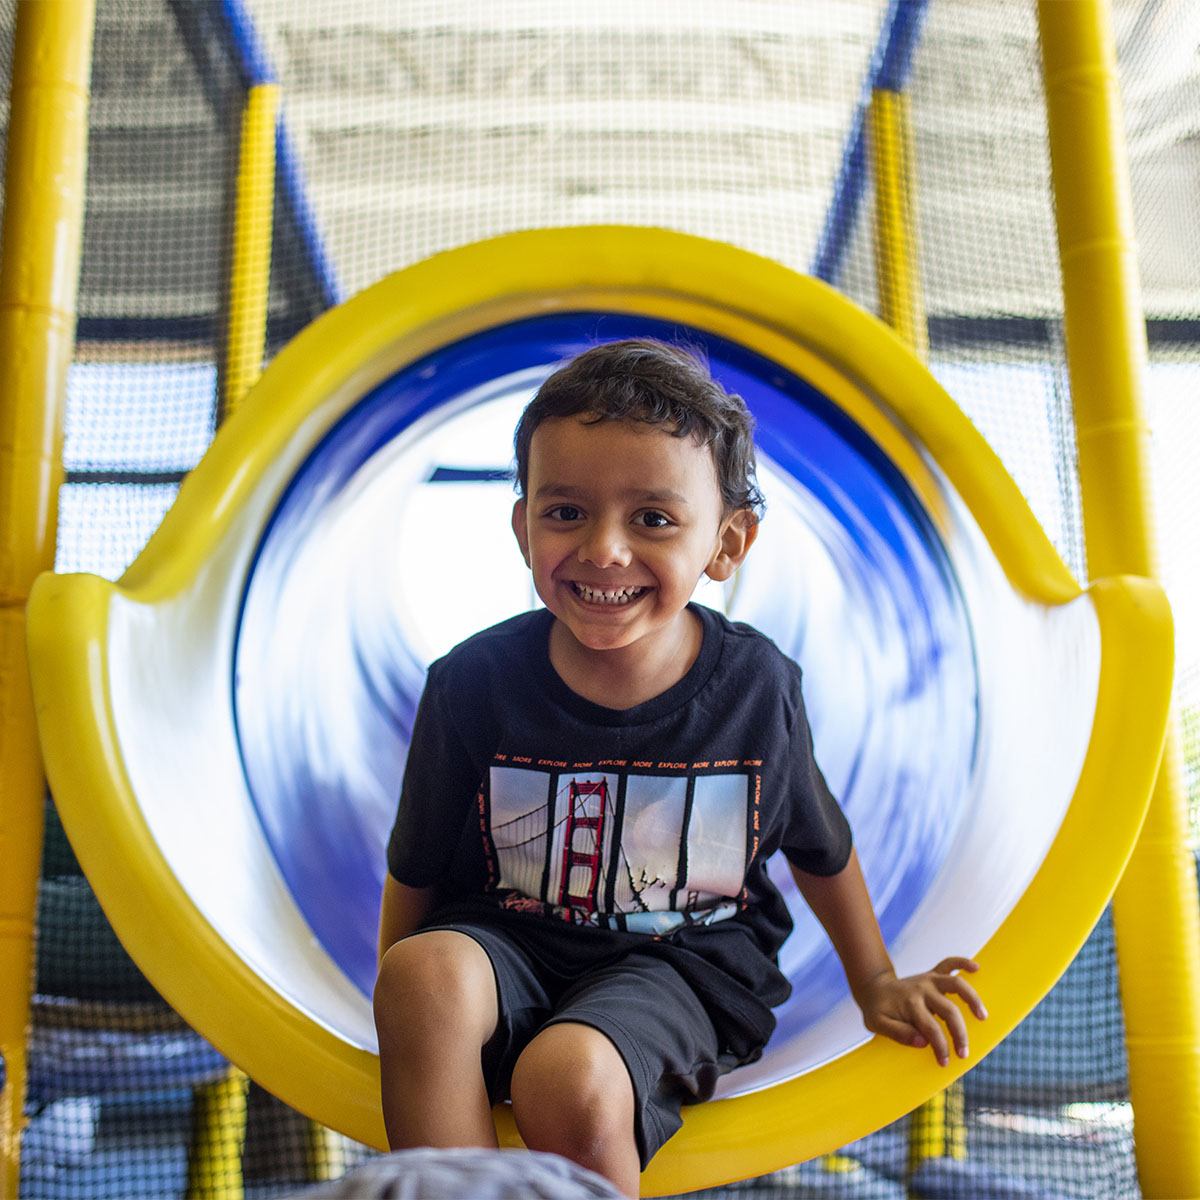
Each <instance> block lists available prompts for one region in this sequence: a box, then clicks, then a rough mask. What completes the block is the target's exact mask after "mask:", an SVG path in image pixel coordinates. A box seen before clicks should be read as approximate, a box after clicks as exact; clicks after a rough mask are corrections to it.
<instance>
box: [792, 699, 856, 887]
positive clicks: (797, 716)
mask: <svg viewBox="0 0 1200 1200" xmlns="http://www.w3.org/2000/svg"><path fill="white" fill-rule="evenodd" d="M788 761H789V766H790V769H791V779H790V780H789V794H790V797H791V804H790V806H789V810H788V814H787V820H786V822H785V826H784V832H783V839H782V841H781V843H780V845H781V847H782V849H783V853H784V855H785V856H786V857H787V859H788V861H789V862H790V863H792V865H793V866H796V867H799V868H800V870H801V871H807V872H808V873H809V874H810V875H836V874H837V873H838V872H839V871H841V869H842V868H843V867H844V866H845V865H846V863H847V862H848V861H849V859H850V850H851V847H852V846H853V838H852V836H851V833H850V823H849V822H848V821H847V820H846V815H845V813H843V812H842V809H841V805H839V804H838V802H837V800H836V799H835V798H834V795H833V793H832V792H831V791H830V790H829V785H828V784H827V783H826V782H825V776H824V775H823V774H822V773H821V768H820V767H819V766H818V765H817V760H816V755H815V754H814V752H813V740H812V730H811V729H810V728H809V724H808V716H807V714H806V713H805V711H804V705H803V702H799V703H798V706H797V708H796V711H795V712H794V714H793V720H792V727H791V740H790V744H789V760H788Z"/></svg>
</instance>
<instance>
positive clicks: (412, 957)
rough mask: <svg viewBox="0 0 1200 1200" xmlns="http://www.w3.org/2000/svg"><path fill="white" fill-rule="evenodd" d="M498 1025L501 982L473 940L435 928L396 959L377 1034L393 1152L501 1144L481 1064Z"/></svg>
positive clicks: (383, 981)
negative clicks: (498, 988)
mask: <svg viewBox="0 0 1200 1200" xmlns="http://www.w3.org/2000/svg"><path fill="white" fill-rule="evenodd" d="M497 1020H498V1004H497V1000H496V977H495V974H494V972H493V970H492V964H491V960H490V959H489V958H488V955H487V952H486V951H485V950H484V949H483V947H482V946H481V945H480V944H479V943H478V942H476V941H475V940H474V939H473V938H471V937H469V936H467V935H466V934H463V933H456V932H454V931H453V930H448V929H436V930H430V931H428V932H425V933H417V934H413V935H412V936H410V937H407V938H405V939H404V940H403V941H399V942H397V943H396V944H395V945H394V946H392V947H391V948H390V949H389V950H388V951H387V953H386V954H385V955H384V956H383V961H382V962H381V963H380V966H379V977H378V980H377V981H376V984H375V1028H376V1030H377V1031H378V1034H379V1068H380V1076H381V1086H382V1097H383V1120H384V1126H385V1128H386V1130H387V1138H388V1145H389V1146H390V1147H391V1149H393V1150H400V1149H404V1148H407V1147H410V1146H438V1147H451V1146H485V1147H494V1146H495V1145H496V1129H495V1125H494V1124H493V1123H492V1108H491V1104H490V1103H489V1102H488V1094H487V1086H486V1084H485V1083H484V1077H483V1067H482V1065H481V1061H480V1055H481V1052H482V1050H483V1047H484V1046H485V1045H486V1044H487V1042H488V1041H489V1040H490V1038H491V1037H492V1035H493V1034H494V1033H495V1030H496V1024H497Z"/></svg>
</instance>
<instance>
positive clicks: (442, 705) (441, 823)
mask: <svg viewBox="0 0 1200 1200" xmlns="http://www.w3.org/2000/svg"><path fill="white" fill-rule="evenodd" d="M450 713H451V708H450V698H449V696H448V695H447V694H446V690H445V687H444V684H443V680H442V677H441V675H440V674H439V673H438V671H437V670H436V664H435V666H434V668H432V669H431V670H430V674H429V678H428V680H427V681H426V684H425V690H424V692H422V694H421V700H420V703H419V704H418V706H417V715H416V719H415V720H414V722H413V731H412V740H411V742H410V744H409V749H408V760H407V762H406V763H405V767H404V781H403V783H402V784H401V786H400V800H399V804H398V805H397V809H396V820H395V823H394V824H393V826H392V832H391V836H390V837H389V839H388V845H387V866H388V873H389V874H390V875H391V876H392V878H394V879H395V880H396V881H397V882H399V883H403V884H406V885H407V886H409V887H429V886H430V885H432V884H438V883H441V882H443V881H444V880H445V879H446V878H447V876H448V874H449V869H450V863H451V860H452V858H453V856H454V852H455V848H456V847H457V845H458V841H459V838H460V837H461V835H462V831H463V824H464V821H465V819H466V814H467V808H468V806H469V805H470V804H471V802H472V801H473V799H474V797H475V795H476V794H477V792H478V788H479V774H478V771H477V769H476V768H475V766H474V764H473V763H472V760H471V755H470V754H469V752H468V750H467V747H466V745H465V744H464V742H463V740H462V737H461V735H460V734H459V732H458V729H457V726H456V723H455V722H454V721H453V720H452V719H451V715H450Z"/></svg>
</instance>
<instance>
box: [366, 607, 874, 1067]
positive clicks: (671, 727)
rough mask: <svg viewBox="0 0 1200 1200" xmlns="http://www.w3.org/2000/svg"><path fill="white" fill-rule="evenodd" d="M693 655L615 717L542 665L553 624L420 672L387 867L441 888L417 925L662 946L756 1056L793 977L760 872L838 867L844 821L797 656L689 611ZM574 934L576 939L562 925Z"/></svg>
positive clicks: (541, 618) (499, 631)
mask: <svg viewBox="0 0 1200 1200" xmlns="http://www.w3.org/2000/svg"><path fill="white" fill-rule="evenodd" d="M691 608H692V611H693V612H694V613H696V615H697V616H698V617H699V618H700V620H701V622H702V626H703V634H704V636H703V641H702V644H701V649H700V653H699V655H698V656H697V658H696V661H695V663H694V664H693V665H692V667H691V669H690V670H689V671H688V672H687V674H686V675H685V676H684V677H683V678H682V679H681V680H680V681H679V682H678V683H677V684H675V686H674V687H671V688H669V689H668V690H667V691H665V692H663V693H662V694H661V695H659V696H656V697H654V698H653V699H652V700H649V701H647V702H646V703H645V704H639V705H637V706H636V707H634V708H631V709H626V710H623V711H618V710H615V709H610V708H605V707H603V706H601V705H598V704H593V703H592V702H591V701H588V700H585V699H583V698H582V697H581V696H579V695H577V694H576V693H575V692H573V691H571V690H570V689H569V688H568V687H567V686H566V684H565V683H563V681H562V680H561V679H560V678H559V676H558V674H557V673H556V672H555V671H554V668H553V667H552V666H551V664H550V657H549V634H550V627H551V625H552V623H553V617H552V616H551V614H550V613H548V612H546V611H545V610H539V611H536V612H530V613H525V614H522V615H521V616H518V617H514V618H512V619H511V620H508V621H504V622H502V623H501V624H499V625H496V626H493V627H492V628H491V629H487V630H484V631H483V632H482V633H479V634H476V635H475V636H474V637H472V638H469V639H468V640H467V641H465V642H463V643H461V644H460V645H459V646H456V647H455V648H454V649H453V650H451V651H450V653H449V654H447V655H446V656H445V657H444V658H441V659H439V660H438V661H437V662H435V663H433V664H432V666H431V667H430V669H429V677H428V680H427V682H426V686H425V692H424V694H423V696H422V698H421V703H420V706H419V708H418V711H417V717H416V722H415V724H414V728H413V736H412V742H411V747H410V750H409V755H408V763H407V765H406V768H405V773H404V784H403V787H402V789H401V796H400V804H399V810H398V812H397V816H396V822H395V825H394V827H393V830H392V835H391V839H390V841H389V843H388V869H389V871H390V873H391V874H392V876H393V877H394V878H395V879H397V880H398V881H399V882H401V883H404V884H407V885H408V886H410V887H427V886H431V885H432V886H436V887H438V889H439V891H440V894H441V896H442V897H443V898H444V903H443V904H442V905H441V907H440V908H439V909H438V911H437V912H436V913H435V914H434V916H433V918H432V919H431V922H436V923H439V924H441V923H445V922H447V921H452V920H470V921H484V922H486V923H487V924H489V925H491V926H493V927H497V928H501V929H506V930H509V931H511V933H512V935H513V936H514V937H518V938H520V939H521V940H522V941H525V942H530V941H531V940H532V941H533V942H537V941H538V940H539V937H540V936H541V935H540V934H539V930H540V931H543V932H544V934H545V938H544V939H542V940H546V939H548V940H549V941H550V942H552V943H553V944H554V945H555V947H556V948H557V949H556V953H560V952H561V948H562V946H563V945H564V943H565V942H566V941H568V940H569V941H570V942H571V944H572V946H577V947H578V952H579V954H580V955H584V956H591V955H594V956H595V958H596V960H597V962H610V961H613V959H614V958H619V957H620V955H621V954H622V953H624V952H627V951H628V950H630V949H635V948H636V949H640V950H643V951H646V952H650V953H654V954H657V955H661V956H662V957H664V958H667V959H668V960H669V961H670V962H671V963H672V964H673V965H674V966H676V968H677V969H679V970H680V971H681V973H682V974H683V975H684V977H685V978H686V979H687V980H688V981H689V983H690V984H691V985H692V987H693V988H695V990H696V992H697V994H698V995H699V996H700V998H701V1001H702V1002H703V1003H704V1005H705V1007H706V1008H707V1009H708V1011H709V1013H710V1015H711V1016H712V1017H713V1019H714V1023H715V1024H716V1025H717V1028H718V1030H719V1032H721V1034H722V1035H723V1038H724V1041H725V1043H726V1045H727V1047H728V1048H729V1050H730V1052H731V1053H733V1054H734V1055H735V1056H736V1057H738V1058H741V1059H743V1060H746V1061H748V1060H749V1059H751V1058H753V1057H757V1055H758V1053H759V1052H760V1050H761V1045H762V1044H763V1043H765V1041H766V1038H767V1036H769V1034H770V1032H771V1029H772V1028H773V1026H774V1018H773V1017H772V1016H771V1013H770V1011H769V1010H770V1008H771V1007H772V1006H774V1005H776V1004H779V1003H781V1002H782V1001H783V1000H784V999H786V998H787V995H788V991H789V985H788V983H787V980H786V979H785V978H784V977H783V975H782V974H781V973H780V972H779V970H778V967H777V966H776V956H777V953H778V950H779V947H780V945H781V944H782V942H783V940H784V938H786V937H787V935H788V933H789V932H790V931H791V927H792V922H791V917H790V915H789V914H788V911H787V908H786V906H785V905H784V903H783V900H782V898H781V897H780V895H779V892H778V891H777V889H776V888H775V886H774V884H773V883H772V882H771V880H770V878H769V877H768V875H767V871H766V860H767V859H768V858H769V857H770V856H771V855H772V854H773V853H774V852H775V851H776V850H779V849H782V850H783V852H784V854H785V855H786V856H787V857H788V859H789V860H790V861H791V862H793V863H794V864H795V865H796V866H798V867H800V868H801V869H802V870H805V871H808V872H811V873H812V874H817V875H832V874H836V873H837V872H838V871H840V870H841V869H842V868H843V867H844V866H845V864H846V861H847V859H848V858H849V855H850V846H851V837H850V829H849V826H848V825H847V823H846V819H845V817H844V816H843V814H842V811H841V809H840V808H839V807H838V805H837V802H836V801H835V800H834V798H833V797H832V795H831V794H830V792H829V789H828V787H827V786H826V783H825V780H824V777H823V776H822V775H821V772H820V770H819V769H818V767H817V764H816V761H815V760H814V757H813V752H812V735H811V733H810V731H809V726H808V719H807V717H806V715H805V711H804V702H803V699H802V697H801V691H800V668H799V667H798V666H797V665H796V664H795V663H794V662H793V661H792V660H791V659H789V658H787V657H786V656H785V655H784V654H782V653H781V652H780V651H779V649H778V648H777V647H776V646H775V645H774V643H772V642H771V641H770V640H769V639H767V638H766V637H764V636H763V635H762V634H760V633H759V632H758V631H756V630H754V629H752V628H750V627H749V626H747V625H742V624H737V623H734V622H731V621H729V620H727V619H726V618H725V617H723V616H722V615H720V614H719V613H717V612H714V611H713V610H712V609H709V608H705V607H702V606H699V605H692V606H691ZM568 926H569V928H570V933H571V935H572V936H571V938H570V939H567V938H564V937H563V936H562V935H563V934H566V933H567V927H568Z"/></svg>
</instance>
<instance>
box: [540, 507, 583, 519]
mask: <svg viewBox="0 0 1200 1200" xmlns="http://www.w3.org/2000/svg"><path fill="white" fill-rule="evenodd" d="M582 515H583V514H582V513H581V512H580V511H579V509H577V508H576V507H575V505H573V504H556V505H555V506H554V507H553V508H552V509H550V511H549V512H547V513H546V516H548V517H550V518H551V519H552V520H555V521H578V520H579V518H580V517H581V516H582Z"/></svg>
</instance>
